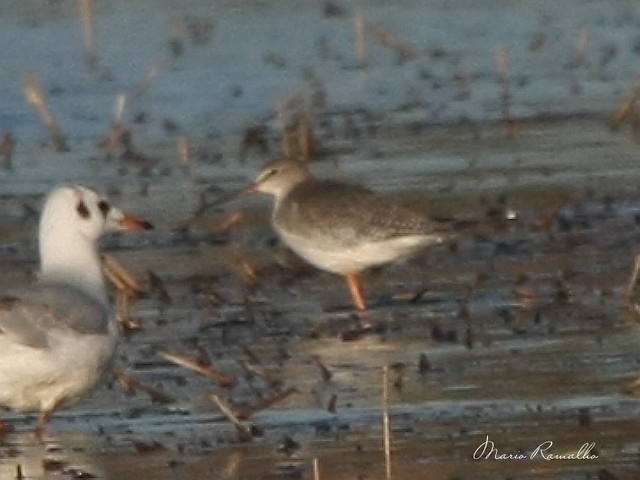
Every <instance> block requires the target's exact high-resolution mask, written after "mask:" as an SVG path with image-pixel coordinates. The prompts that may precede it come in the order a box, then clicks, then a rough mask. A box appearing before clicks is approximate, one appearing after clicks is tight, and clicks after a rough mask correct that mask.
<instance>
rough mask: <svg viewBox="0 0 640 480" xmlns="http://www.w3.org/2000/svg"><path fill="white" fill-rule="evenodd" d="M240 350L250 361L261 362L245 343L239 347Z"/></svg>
mask: <svg viewBox="0 0 640 480" xmlns="http://www.w3.org/2000/svg"><path fill="white" fill-rule="evenodd" d="M240 350H242V353H244V354H245V355H246V356H247V357H249V360H251V361H252V362H254V363H261V362H260V359H259V358H258V356H257V355H256V354H255V353H253V350H251V349H250V348H249V347H247V346H246V345H242V347H240Z"/></svg>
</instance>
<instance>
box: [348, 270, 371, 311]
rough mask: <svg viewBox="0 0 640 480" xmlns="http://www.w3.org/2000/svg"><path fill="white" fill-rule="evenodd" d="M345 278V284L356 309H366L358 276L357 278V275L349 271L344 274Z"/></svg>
mask: <svg viewBox="0 0 640 480" xmlns="http://www.w3.org/2000/svg"><path fill="white" fill-rule="evenodd" d="M345 278H346V279H347V285H349V292H351V299H352V300H353V304H354V305H355V306H356V308H357V309H358V310H366V309H367V301H366V300H365V298H364V290H363V288H362V282H361V281H360V278H358V275H356V274H355V273H349V274H347V275H345Z"/></svg>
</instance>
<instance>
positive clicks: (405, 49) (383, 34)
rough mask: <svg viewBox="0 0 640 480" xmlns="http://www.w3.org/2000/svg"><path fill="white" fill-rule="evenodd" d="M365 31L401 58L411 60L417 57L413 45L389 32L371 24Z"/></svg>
mask: <svg viewBox="0 0 640 480" xmlns="http://www.w3.org/2000/svg"><path fill="white" fill-rule="evenodd" d="M366 29H367V31H370V32H371V34H372V35H373V36H374V37H375V38H376V40H378V42H379V43H380V44H381V45H384V46H385V47H388V48H390V49H392V50H395V51H396V52H397V53H398V54H400V55H401V56H402V57H404V58H406V59H409V60H412V59H414V58H416V57H417V56H418V51H417V50H416V48H415V47H414V46H413V45H411V44H410V43H409V42H407V41H406V40H403V39H402V38H400V37H399V36H398V35H396V34H395V33H393V32H392V31H391V30H388V29H386V28H383V27H378V26H375V25H371V24H367V26H366Z"/></svg>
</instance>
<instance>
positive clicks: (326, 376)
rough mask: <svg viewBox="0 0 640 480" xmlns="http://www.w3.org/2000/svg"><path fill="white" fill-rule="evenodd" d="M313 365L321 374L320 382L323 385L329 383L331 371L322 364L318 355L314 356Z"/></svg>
mask: <svg viewBox="0 0 640 480" xmlns="http://www.w3.org/2000/svg"><path fill="white" fill-rule="evenodd" d="M313 363H315V364H316V365H317V366H318V368H319V369H320V373H321V374H322V380H323V381H324V382H325V383H327V382H330V381H331V377H332V376H333V374H332V373H331V370H329V369H328V368H327V366H326V365H325V364H324V363H323V362H322V359H321V358H320V357H319V356H318V355H314V357H313Z"/></svg>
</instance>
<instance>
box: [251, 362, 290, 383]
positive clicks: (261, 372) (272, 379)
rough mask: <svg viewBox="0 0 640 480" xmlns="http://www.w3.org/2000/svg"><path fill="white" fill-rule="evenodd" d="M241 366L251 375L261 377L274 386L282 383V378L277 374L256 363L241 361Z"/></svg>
mask: <svg viewBox="0 0 640 480" xmlns="http://www.w3.org/2000/svg"><path fill="white" fill-rule="evenodd" d="M241 365H242V367H243V368H244V369H245V370H246V371H247V372H249V373H250V374H252V375H255V376H256V377H259V378H263V379H264V380H266V381H267V383H269V385H271V386H272V387H274V388H278V387H279V386H280V385H282V379H281V378H280V377H278V376H277V375H275V374H273V373H271V372H269V371H267V370H265V369H264V368H260V367H258V366H257V365H253V364H251V363H247V362H241Z"/></svg>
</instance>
